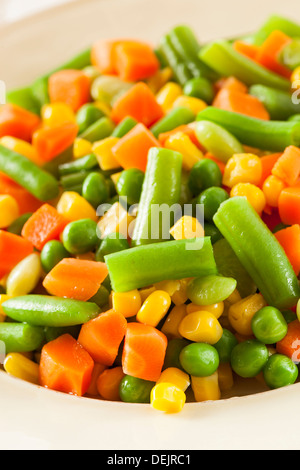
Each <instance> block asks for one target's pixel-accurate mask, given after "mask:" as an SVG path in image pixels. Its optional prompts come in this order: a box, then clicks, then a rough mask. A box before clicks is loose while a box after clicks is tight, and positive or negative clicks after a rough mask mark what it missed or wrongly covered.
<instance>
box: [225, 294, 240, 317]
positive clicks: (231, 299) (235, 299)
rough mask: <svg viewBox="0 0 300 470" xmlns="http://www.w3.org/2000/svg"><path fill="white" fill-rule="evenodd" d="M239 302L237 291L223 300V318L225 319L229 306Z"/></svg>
mask: <svg viewBox="0 0 300 470" xmlns="http://www.w3.org/2000/svg"><path fill="white" fill-rule="evenodd" d="M240 300H242V297H241V294H240V293H239V291H238V290H237V289H235V291H233V292H232V294H231V295H230V296H229V297H228V298H227V299H225V300H224V312H223V317H227V315H228V310H229V308H230V306H231V305H233V304H236V303H237V302H239V301H240Z"/></svg>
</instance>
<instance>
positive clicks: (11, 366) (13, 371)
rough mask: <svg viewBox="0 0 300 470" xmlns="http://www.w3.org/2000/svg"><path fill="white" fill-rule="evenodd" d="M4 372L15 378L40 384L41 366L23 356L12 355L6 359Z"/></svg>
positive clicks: (8, 355)
mask: <svg viewBox="0 0 300 470" xmlns="http://www.w3.org/2000/svg"><path fill="white" fill-rule="evenodd" d="M3 366H4V370H5V371H6V372H7V373H8V374H10V375H13V376H14V377H17V378H18V379H21V380H26V382H31V383H33V384H36V385H38V384H39V366H38V364H36V363H35V362H33V361H31V360H30V359H28V358H27V357H25V356H24V355H23V354H20V353H10V354H7V356H6V357H5V359H4V364H3Z"/></svg>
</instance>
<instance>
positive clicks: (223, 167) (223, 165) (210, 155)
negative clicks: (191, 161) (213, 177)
mask: <svg viewBox="0 0 300 470" xmlns="http://www.w3.org/2000/svg"><path fill="white" fill-rule="evenodd" d="M204 158H209V160H213V161H214V162H216V164H217V165H218V167H219V168H220V170H221V173H222V174H223V173H224V170H225V166H226V164H225V163H224V162H221V160H218V159H217V158H216V157H215V156H214V155H213V154H212V153H210V152H206V153H205V154H204Z"/></svg>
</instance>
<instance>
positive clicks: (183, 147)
mask: <svg viewBox="0 0 300 470" xmlns="http://www.w3.org/2000/svg"><path fill="white" fill-rule="evenodd" d="M164 146H165V148H167V149H170V150H174V151H175V152H179V153H181V154H182V168H183V169H184V170H186V171H190V170H191V169H192V168H193V166H194V165H195V164H196V163H197V162H199V161H200V160H202V159H203V153H202V152H201V150H199V149H198V147H197V146H196V145H195V144H194V143H193V142H192V140H191V139H190V137H189V136H188V135H187V134H185V133H184V132H181V131H179V132H176V133H175V134H173V135H170V137H168V139H167V140H166V141H165V143H164Z"/></svg>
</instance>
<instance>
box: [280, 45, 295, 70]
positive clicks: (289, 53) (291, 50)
mask: <svg viewBox="0 0 300 470" xmlns="http://www.w3.org/2000/svg"><path fill="white" fill-rule="evenodd" d="M279 61H280V62H281V64H282V65H284V66H286V67H288V68H289V69H291V70H295V69H296V68H297V67H299V66H300V39H294V40H293V41H291V42H289V43H288V44H287V45H286V46H285V47H284V48H283V49H282V51H281V52H280V53H279Z"/></svg>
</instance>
